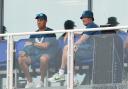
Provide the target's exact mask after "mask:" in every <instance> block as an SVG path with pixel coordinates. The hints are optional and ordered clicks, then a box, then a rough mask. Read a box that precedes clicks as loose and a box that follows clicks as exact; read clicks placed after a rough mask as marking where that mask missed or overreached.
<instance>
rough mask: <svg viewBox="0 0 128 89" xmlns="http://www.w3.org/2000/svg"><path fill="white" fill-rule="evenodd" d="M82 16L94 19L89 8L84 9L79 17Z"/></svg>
mask: <svg viewBox="0 0 128 89" xmlns="http://www.w3.org/2000/svg"><path fill="white" fill-rule="evenodd" d="M83 18H92V20H93V21H94V17H93V12H92V11H89V10H88V11H84V12H83V14H82V16H81V17H80V19H83Z"/></svg>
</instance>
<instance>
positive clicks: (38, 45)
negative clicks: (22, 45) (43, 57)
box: [34, 43, 48, 48]
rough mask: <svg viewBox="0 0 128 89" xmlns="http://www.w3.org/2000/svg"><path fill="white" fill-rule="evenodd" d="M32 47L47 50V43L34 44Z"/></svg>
mask: <svg viewBox="0 0 128 89" xmlns="http://www.w3.org/2000/svg"><path fill="white" fill-rule="evenodd" d="M34 46H37V47H40V48H48V43H34Z"/></svg>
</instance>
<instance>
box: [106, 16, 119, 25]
mask: <svg viewBox="0 0 128 89" xmlns="http://www.w3.org/2000/svg"><path fill="white" fill-rule="evenodd" d="M107 24H109V25H110V26H117V25H118V24H119V22H118V21H117V18H116V17H109V18H108V22H107Z"/></svg>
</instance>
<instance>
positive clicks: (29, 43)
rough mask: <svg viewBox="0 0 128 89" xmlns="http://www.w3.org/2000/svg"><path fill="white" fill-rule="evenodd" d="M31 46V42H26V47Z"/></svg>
mask: <svg viewBox="0 0 128 89" xmlns="http://www.w3.org/2000/svg"><path fill="white" fill-rule="evenodd" d="M29 45H32V42H31V41H26V42H25V45H24V46H29Z"/></svg>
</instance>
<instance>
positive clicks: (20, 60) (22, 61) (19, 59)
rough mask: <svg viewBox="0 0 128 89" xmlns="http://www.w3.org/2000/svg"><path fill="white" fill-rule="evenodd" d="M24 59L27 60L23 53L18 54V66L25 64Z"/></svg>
mask: <svg viewBox="0 0 128 89" xmlns="http://www.w3.org/2000/svg"><path fill="white" fill-rule="evenodd" d="M26 58H27V56H26V54H25V53H24V52H22V53H20V54H19V58H18V61H19V64H23V63H25V61H26Z"/></svg>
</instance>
